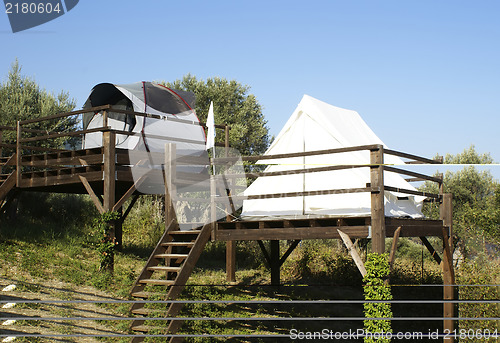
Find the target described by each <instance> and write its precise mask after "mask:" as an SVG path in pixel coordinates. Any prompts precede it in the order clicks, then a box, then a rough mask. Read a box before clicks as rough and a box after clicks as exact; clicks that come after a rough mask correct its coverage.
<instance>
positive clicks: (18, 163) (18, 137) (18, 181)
mask: <svg viewBox="0 0 500 343" xmlns="http://www.w3.org/2000/svg"><path fill="white" fill-rule="evenodd" d="M21 137H22V135H21V123H20V122H19V120H18V121H17V133H16V186H17V187H21V173H22V168H23V167H22V166H21V154H22V151H21Z"/></svg>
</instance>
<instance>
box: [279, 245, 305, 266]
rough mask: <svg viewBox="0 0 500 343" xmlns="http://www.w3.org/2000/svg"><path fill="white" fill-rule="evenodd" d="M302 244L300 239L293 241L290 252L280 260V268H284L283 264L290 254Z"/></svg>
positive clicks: (289, 248)
mask: <svg viewBox="0 0 500 343" xmlns="http://www.w3.org/2000/svg"><path fill="white" fill-rule="evenodd" d="M300 242H301V240H300V239H296V240H295V241H293V243H292V244H290V246H289V247H288V250H287V251H286V252H285V253H284V254H283V256H281V258H280V266H282V265H283V263H285V261H286V259H287V258H288V256H290V254H291V253H292V252H293V251H294V250H295V248H296V247H297V246H298V245H299V243H300Z"/></svg>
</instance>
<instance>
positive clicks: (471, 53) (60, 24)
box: [0, 0, 500, 178]
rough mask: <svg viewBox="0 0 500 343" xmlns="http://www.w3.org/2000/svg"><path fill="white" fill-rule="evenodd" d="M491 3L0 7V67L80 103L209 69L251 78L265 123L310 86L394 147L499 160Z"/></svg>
mask: <svg viewBox="0 0 500 343" xmlns="http://www.w3.org/2000/svg"><path fill="white" fill-rule="evenodd" d="M499 15H500V2H498V1H474V2H473V1H456V0H455V1H334V0H327V1H309V2H307V3H306V2H304V1H300V2H298V1H251V2H250V1H246V2H243V1H189V0H186V1H175V2H174V1H159V0H144V1H123V0H122V1H117V0H107V1H99V2H98V1H84V0H82V1H80V3H79V4H78V5H77V6H76V7H75V8H74V9H73V10H71V11H70V12H68V13H67V14H65V15H64V16H62V17H60V18H57V19H55V20H53V21H51V22H49V23H46V24H44V25H42V26H39V27H36V28H33V29H31V30H28V31H24V32H19V33H16V34H13V33H12V32H11V30H10V26H9V23H8V19H7V15H6V14H5V13H0V40H1V46H2V53H1V54H0V75H1V77H2V80H5V77H6V74H7V71H8V69H9V68H10V65H11V63H12V62H13V61H14V60H15V59H16V58H18V59H19V62H20V63H21V65H22V67H23V73H24V74H26V75H29V76H31V77H33V78H35V79H36V80H37V81H38V82H39V83H40V84H41V85H42V86H43V87H45V88H46V89H47V90H50V91H53V92H59V91H60V90H65V91H68V92H69V93H70V95H71V96H72V97H74V98H75V99H76V100H77V104H78V106H79V107H80V106H82V104H83V102H84V101H85V99H86V97H87V96H88V93H89V91H90V89H91V88H92V87H93V86H94V85H95V84H97V83H100V82H113V83H130V82H137V81H142V80H153V81H154V80H166V81H173V80H175V79H178V78H181V77H182V76H183V75H185V74H187V73H191V74H194V75H196V76H197V77H199V78H203V79H205V78H207V77H212V76H220V77H225V78H228V79H236V80H238V81H239V82H241V83H243V84H247V85H249V86H250V87H251V93H253V94H255V95H256V97H257V99H258V100H259V102H260V103H261V104H262V105H263V107H264V115H265V117H266V119H267V121H268V126H269V128H270V131H271V133H272V134H277V133H278V132H279V130H280V129H281V127H282V126H283V124H284V123H285V121H286V120H287V119H288V117H289V116H290V114H291V113H292V111H293V110H294V108H295V106H296V105H297V104H298V102H299V101H300V99H301V97H302V95H303V94H309V95H311V96H313V97H316V98H318V99H320V100H323V101H325V102H328V103H330V104H332V105H335V106H339V107H343V108H348V109H353V110H356V111H358V112H359V113H360V115H361V116H362V117H363V119H364V120H365V121H366V122H367V123H368V125H369V126H370V127H371V128H372V129H373V131H374V132H375V133H376V134H377V135H378V136H379V137H380V138H381V139H382V140H383V141H384V142H385V143H386V144H387V145H388V146H389V147H391V148H393V149H396V150H401V151H405V152H410V153H415V154H419V155H424V156H434V155H435V154H436V153H441V154H445V153H458V152H461V151H463V150H464V149H465V148H467V147H469V146H470V145H471V144H474V145H475V146H476V149H477V150H478V151H480V152H489V153H491V155H492V157H493V158H494V160H495V161H497V162H499V161H500V145H499V144H498V136H499V135H500V131H499V127H500V125H499V124H500V116H499V114H500V67H499V64H500V44H499V41H500V20H498V17H499ZM494 174H495V175H499V176H500V173H498V171H494ZM497 178H498V176H497Z"/></svg>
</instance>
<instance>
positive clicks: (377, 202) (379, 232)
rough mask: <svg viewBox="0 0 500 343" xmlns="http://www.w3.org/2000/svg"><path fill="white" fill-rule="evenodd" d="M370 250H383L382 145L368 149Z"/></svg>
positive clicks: (380, 252)
mask: <svg viewBox="0 0 500 343" xmlns="http://www.w3.org/2000/svg"><path fill="white" fill-rule="evenodd" d="M370 164H371V166H370V183H371V187H372V191H371V227H372V252H374V253H377V254H383V253H384V251H385V209H384V166H383V164H384V147H383V146H382V145H378V146H377V148H376V149H374V150H370Z"/></svg>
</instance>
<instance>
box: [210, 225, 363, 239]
mask: <svg viewBox="0 0 500 343" xmlns="http://www.w3.org/2000/svg"><path fill="white" fill-rule="evenodd" d="M338 228H339V227H336V226H334V227H297V228H292V227H291V228H269V229H239V230H234V229H220V228H219V229H218V230H217V240H221V241H232V240H234V241H256V240H278V239H280V240H292V239H293V240H297V239H327V238H336V239H338V238H340V236H339V233H338V232H337V229H338ZM340 229H341V230H342V231H344V232H346V233H348V234H349V236H350V237H353V238H367V237H368V226H345V227H340Z"/></svg>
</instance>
